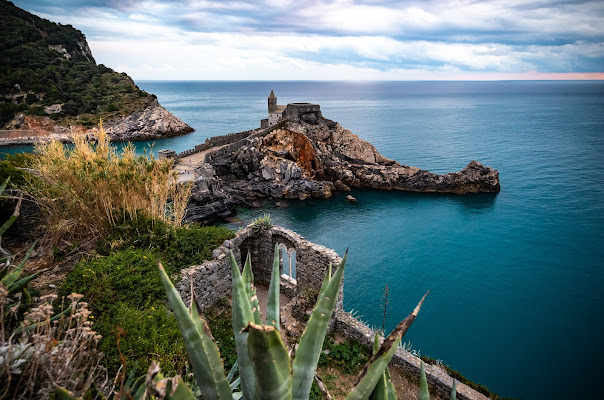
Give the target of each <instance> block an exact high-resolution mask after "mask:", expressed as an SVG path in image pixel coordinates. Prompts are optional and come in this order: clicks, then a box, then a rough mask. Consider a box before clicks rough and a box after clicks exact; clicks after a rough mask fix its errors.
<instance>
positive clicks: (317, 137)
mask: <svg viewBox="0 0 604 400" xmlns="http://www.w3.org/2000/svg"><path fill="white" fill-rule="evenodd" d="M206 161H207V162H208V163H210V164H211V165H212V166H213V167H214V169H215V171H216V176H217V177H219V179H220V181H221V182H222V185H223V187H224V191H225V192H227V193H229V194H230V196H231V198H232V200H233V201H234V202H236V203H240V204H250V203H253V202H254V201H255V200H256V199H258V198H262V197H270V198H297V199H302V200H303V199H305V198H308V197H311V196H312V197H319V198H328V197H331V196H332V194H333V192H334V191H336V190H338V191H348V190H350V188H351V187H355V188H373V189H383V190H403V191H411V192H438V193H455V194H468V193H484V192H488V193H497V192H499V190H500V187H499V172H498V171H497V170H495V169H493V168H491V167H485V166H483V165H482V164H480V163H479V162H477V161H471V162H470V163H469V164H468V165H467V166H466V167H465V168H464V169H462V170H461V171H459V172H453V173H448V174H444V175H438V174H434V173H432V172H429V171H426V170H422V169H420V168H417V167H410V166H407V165H401V164H399V163H397V162H396V161H394V160H390V159H388V158H386V157H384V156H382V155H381V154H380V153H379V152H378V151H377V150H376V149H375V147H374V146H373V145H372V144H371V143H369V142H367V141H364V140H361V139H359V137H358V136H356V135H354V134H352V133H351V132H350V131H349V130H346V129H344V128H342V127H341V126H340V125H339V124H337V123H336V122H333V121H330V120H327V119H324V118H321V119H319V120H318V121H316V122H314V123H312V124H309V123H305V122H302V121H293V122H292V121H290V122H287V123H286V124H285V125H284V126H283V127H282V128H281V129H277V130H275V131H273V132H271V133H269V134H267V135H266V136H256V137H253V138H248V139H244V140H243V141H241V142H239V143H235V144H233V145H231V146H227V147H225V148H222V149H219V150H216V151H214V152H212V153H209V154H208V156H207V158H206Z"/></svg>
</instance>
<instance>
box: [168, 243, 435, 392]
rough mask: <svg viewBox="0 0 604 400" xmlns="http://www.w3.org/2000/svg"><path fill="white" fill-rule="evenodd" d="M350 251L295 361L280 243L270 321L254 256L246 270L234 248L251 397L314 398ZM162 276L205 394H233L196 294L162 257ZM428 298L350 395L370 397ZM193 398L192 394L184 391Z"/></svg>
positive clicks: (238, 338) (238, 317) (242, 354)
mask: <svg viewBox="0 0 604 400" xmlns="http://www.w3.org/2000/svg"><path fill="white" fill-rule="evenodd" d="M345 264H346V256H345V257H344V259H343V260H342V263H341V264H340V266H339V267H338V269H337V270H336V272H335V274H334V275H333V276H332V273H331V266H330V267H329V270H328V272H327V275H326V277H325V280H324V282H323V285H322V287H321V290H320V291H319V298H318V300H317V305H316V306H315V308H314V310H313V312H312V314H311V317H310V319H309V321H308V324H307V326H306V329H305V331H304V333H303V334H302V336H301V338H300V342H299V344H298V345H297V349H296V353H295V357H294V361H293V364H292V363H291V361H290V357H289V355H288V350H287V349H286V348H285V346H284V345H283V342H282V340H281V336H280V333H279V329H280V323H279V310H280V309H279V248H278V245H276V246H275V255H274V262H273V271H272V275H271V283H270V286H269V292H268V293H269V299H268V310H267V313H266V320H265V321H264V323H265V324H267V325H260V324H261V323H262V322H263V321H262V320H261V317H260V313H257V312H256V311H257V307H258V302H257V297H256V293H255V289H254V285H253V274H252V271H251V262H250V257H249V255H248V258H247V260H246V263H245V266H244V268H243V272H240V270H239V267H238V266H237V263H236V261H235V258H234V256H233V254H232V253H231V272H232V302H233V308H232V309H233V314H232V316H233V333H234V336H235V343H236V347H237V355H238V363H239V376H240V378H241V389H242V394H243V397H244V398H246V399H252V398H263V399H272V398H275V399H277V398H279V399H292V398H294V399H308V397H309V395H310V392H311V385H312V383H313V381H314V377H315V370H316V368H317V363H318V362H319V355H320V352H321V346H322V344H323V340H324V338H325V333H326V330H327V326H328V323H329V320H330V319H331V315H332V313H333V310H334V307H335V302H336V298H337V295H338V292H339V289H340V285H341V282H342V278H343V274H344V269H345ZM160 272H161V277H162V280H163V282H164V285H165V287H166V290H167V293H168V299H169V300H170V304H171V305H172V308H173V310H174V313H175V316H176V319H177V321H178V324H179V327H180V329H181V332H182V334H183V336H184V338H185V344H186V346H187V352H188V353H189V358H190V360H191V364H192V367H193V372H194V375H195V379H196V381H197V382H198V383H199V385H200V387H203V389H202V395H203V397H204V398H205V399H229V398H231V393H230V390H229V387H228V382H227V379H226V375H225V372H224V371H225V370H224V364H223V361H222V360H221V358H220V353H219V349H218V347H217V345H216V343H215V340H214V338H213V337H212V334H211V333H210V330H209V328H208V326H207V323H206V321H205V320H204V319H203V318H202V317H201V316H200V314H199V309H198V306H197V304H196V302H195V301H194V300H192V302H191V307H190V308H189V309H187V307H186V306H185V304H184V303H183V301H182V299H181V297H180V295H179V294H178V292H177V291H176V289H175V288H174V286H173V285H172V283H171V282H170V279H169V278H168V275H167V274H166V272H165V270H164V268H163V267H162V266H161V263H160ZM424 299H425V296H424V298H422V300H421V301H420V303H419V304H418V306H417V307H416V309H415V310H414V311H413V313H411V314H410V315H409V316H408V317H407V318H406V319H405V320H404V321H401V323H400V324H399V325H398V326H397V327H396V328H395V330H394V331H393V332H392V333H391V334H390V335H389V336H388V337H387V338H386V339H385V340H384V343H383V344H382V345H381V346H380V348H379V350H378V351H377V353H376V354H375V356H373V357H372V358H371V359H370V360H369V362H368V363H367V364H366V366H365V368H364V369H363V371H364V372H363V374H361V375H360V376H359V380H358V382H357V384H356V385H355V387H354V388H353V390H352V391H351V392H350V394H349V395H348V397H347V399H362V398H367V396H369V395H370V394H371V392H372V391H373V389H374V387H375V386H376V384H377V382H378V380H379V379H380V377H381V376H382V374H383V372H384V370H385V369H386V368H387V366H388V363H389V362H390V359H391V358H392V356H393V355H394V352H395V351H396V349H397V348H398V346H399V343H400V341H401V338H402V336H403V334H404V333H405V332H406V331H407V329H408V328H409V326H410V325H411V323H412V322H413V320H414V319H415V317H416V316H417V314H418V312H419V308H420V306H421V304H422V303H423V301H424ZM182 398H183V399H184V398H189V397H182Z"/></svg>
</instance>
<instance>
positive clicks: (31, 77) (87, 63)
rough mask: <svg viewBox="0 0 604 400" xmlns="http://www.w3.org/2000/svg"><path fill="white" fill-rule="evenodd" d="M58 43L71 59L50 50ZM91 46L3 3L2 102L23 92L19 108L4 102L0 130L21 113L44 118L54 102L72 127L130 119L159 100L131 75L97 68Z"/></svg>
mask: <svg viewBox="0 0 604 400" xmlns="http://www.w3.org/2000/svg"><path fill="white" fill-rule="evenodd" d="M57 45H59V46H62V47H63V48H64V49H65V51H66V52H67V55H68V56H69V57H67V55H65V54H62V53H61V52H60V51H57V50H53V49H51V48H49V46H57ZM87 46H88V45H87V44H86V37H85V36H84V35H83V34H82V33H81V32H80V31H79V30H77V29H75V28H73V27H72V26H71V25H61V24H56V23H53V22H50V21H48V20H45V19H42V18H39V17H38V16H36V15H33V14H30V13H28V12H26V11H24V10H21V9H19V8H18V7H15V6H14V5H13V4H12V3H10V2H8V1H1V2H0V100H3V99H5V96H9V95H19V94H20V95H22V96H21V97H20V99H22V100H20V101H21V103H20V104H18V105H17V104H14V103H13V102H12V101H11V100H12V99H9V98H6V101H5V102H3V103H2V102H0V127H1V126H2V125H5V124H6V123H7V122H9V121H10V120H11V119H12V118H13V116H14V115H15V113H16V112H19V111H24V112H25V114H30V115H34V114H37V115H45V113H44V112H43V108H42V107H41V106H45V105H50V104H55V103H62V104H64V109H63V112H62V113H60V114H58V118H57V119H58V121H59V123H62V124H64V125H68V124H78V123H81V121H82V120H83V119H84V118H92V119H97V120H98V118H99V117H103V118H107V119H110V118H112V117H115V116H118V115H129V114H131V113H132V112H133V111H134V110H136V109H138V108H140V107H142V106H145V105H147V104H149V103H150V102H152V101H154V100H155V97H154V96H152V95H150V94H148V93H145V92H143V91H142V90H140V89H139V88H138V87H137V86H136V85H135V84H134V82H133V81H132V79H130V77H128V76H127V75H126V74H120V73H117V72H115V71H113V70H112V69H110V68H107V67H105V66H104V65H102V64H101V65H96V64H95V62H94V59H93V58H92V55H91V54H90V53H87ZM85 50H86V51H85ZM15 85H19V87H20V90H17V89H15ZM36 110H37V111H36ZM40 110H42V111H41V112H40ZM56 115H57V114H53V116H56ZM76 116H78V117H76Z"/></svg>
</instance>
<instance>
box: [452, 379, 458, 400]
mask: <svg viewBox="0 0 604 400" xmlns="http://www.w3.org/2000/svg"><path fill="white" fill-rule="evenodd" d="M456 399H457V379H453V388H452V389H451V400H456Z"/></svg>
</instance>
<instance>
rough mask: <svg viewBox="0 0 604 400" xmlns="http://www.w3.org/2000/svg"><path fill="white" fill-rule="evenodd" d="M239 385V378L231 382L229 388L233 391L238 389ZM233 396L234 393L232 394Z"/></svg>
mask: <svg viewBox="0 0 604 400" xmlns="http://www.w3.org/2000/svg"><path fill="white" fill-rule="evenodd" d="M240 383H241V378H239V377H237V379H235V380H234V381H233V382H231V384H230V386H231V390H235V389H237V388H238V387H239V384H240ZM233 394H234V393H233Z"/></svg>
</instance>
